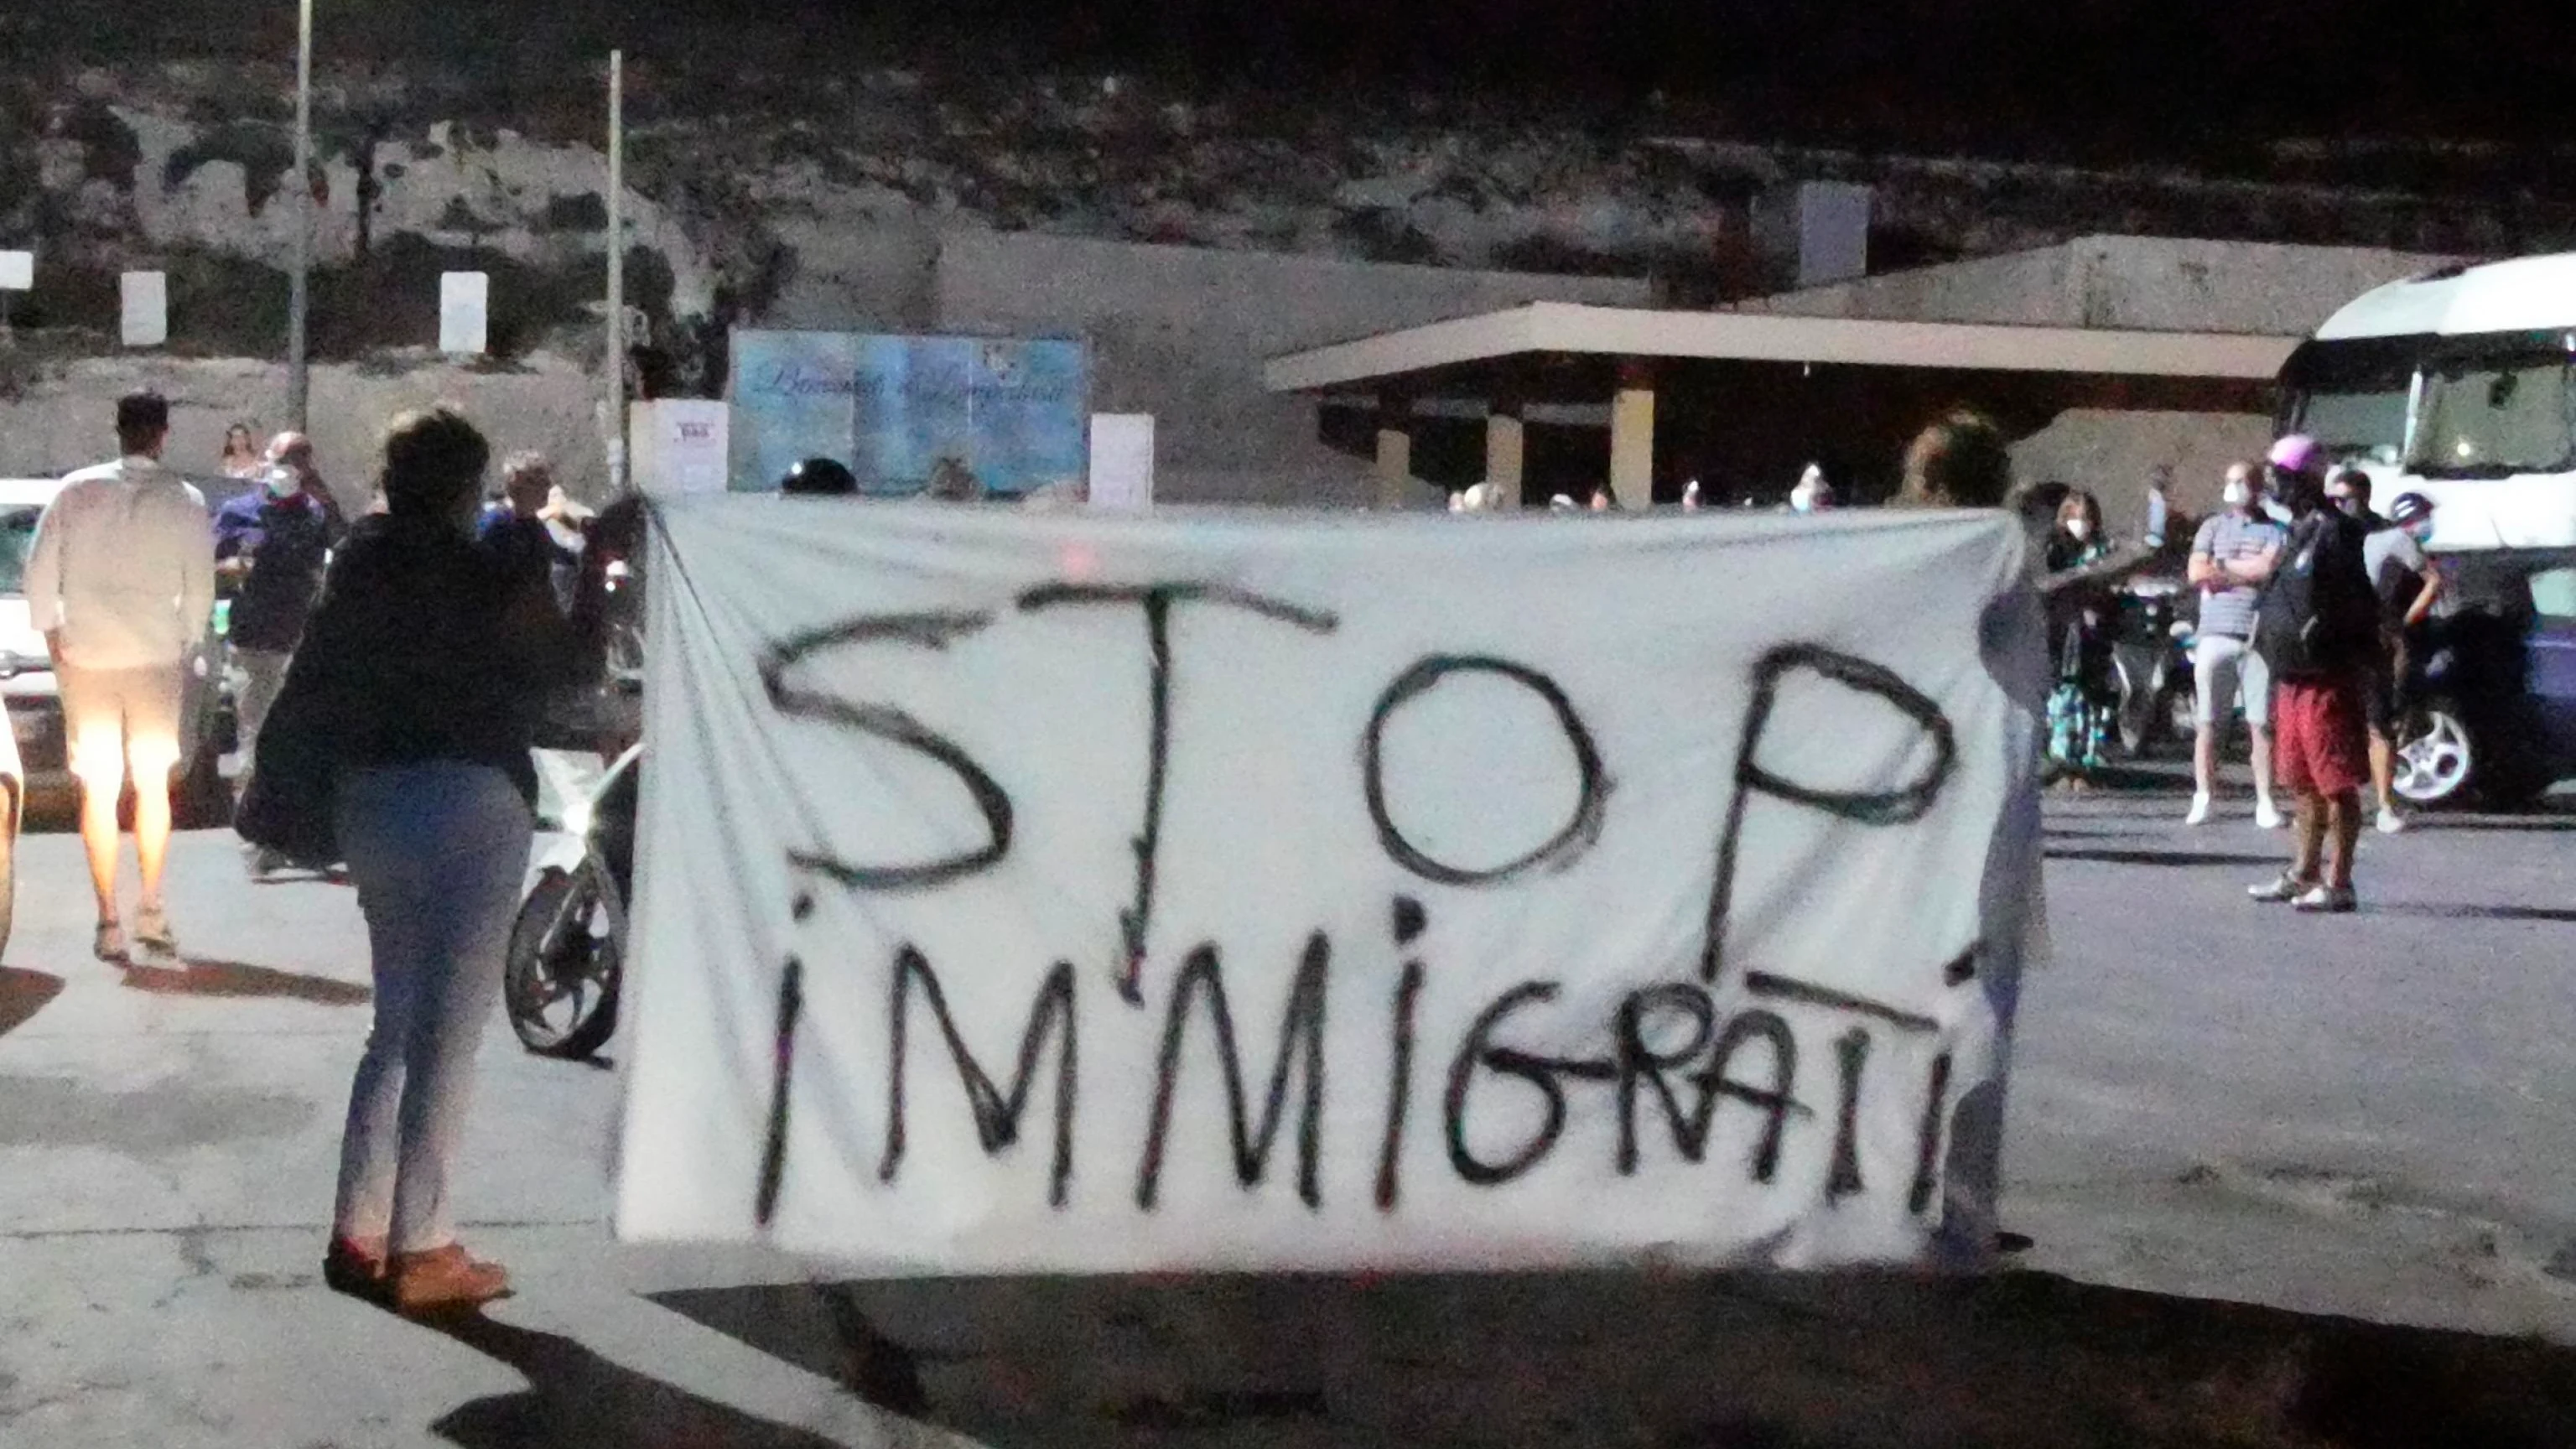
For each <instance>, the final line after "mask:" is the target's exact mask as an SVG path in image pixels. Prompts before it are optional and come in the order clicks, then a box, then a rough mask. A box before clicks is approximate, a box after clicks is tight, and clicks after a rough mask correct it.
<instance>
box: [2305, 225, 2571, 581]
mask: <svg viewBox="0 0 2576 1449" xmlns="http://www.w3.org/2000/svg"><path fill="white" fill-rule="evenodd" d="M2280 427H2281V431H2283V432H2293V433H2306V434H2308V435H2309V436H2311V437H2313V438H2315V439H2316V440H2317V441H2318V442H2319V443H2320V444H2322V445H2324V448H2325V451H2326V454H2327V456H2328V457H2330V458H2332V459H2333V460H2334V461H2336V462H2337V463H2340V464H2350V465H2355V466H2359V467H2361V468H2363V469H2364V470H2365V471H2367V472H2369V473H2370V474H2371V477H2372V483H2373V490H2374V493H2375V495H2376V498H2377V500H2378V501H2379V502H2380V503H2381V504H2383V505H2385V504H2386V502H2387V501H2388V500H2389V499H2390V498H2393V497H2395V496H2396V495H2397V494H2399V493H2402V492H2418V493H2422V494H2424V495H2425V496H2426V497H2428V498H2430V499H2432V500H2433V503H2434V514H2433V521H2434V533H2433V545H2432V546H2433V548H2434V550H2435V551H2436V552H2441V553H2479V552H2493V551H2507V552H2525V551H2529V552H2547V551H2557V550H2571V549H2576V254H2566V255H2559V256H2545V257H2524V258H2521V259H2519V260H2516V261H2509V262H2495V263H2490V264H2488V265H2484V266H2454V267H2445V268H2442V269H2441V270H2438V271H2433V272H2427V273H2425V274H2424V275H2422V276H2420V277H2412V278H2409V279H2407V280H2405V281H2402V282H2391V283H2389V284H2388V285H2386V286H2384V287H2378V288H2374V289H2373V290H2371V291H2368V292H2365V293H2363V294H2362V295H2361V296H2360V297H2358V298H2355V299H2354V300H2353V301H2352V302H2350V303H2349V304H2347V305H2346V306H2345V307H2344V308H2343V310H2341V311H2339V312H2337V313H2335V314H2334V316H2333V317H2331V318H2329V319H2327V321H2326V324H2325V325H2324V326H2323V327H2320V328H2318V329H2317V333H2316V336H2315V337H2313V338H2311V339H2310V340H2309V341H2307V342H2306V343H2303V344H2302V345H2301V346H2300V347H2299V349H2298V350H2297V351H2296V352H2294V353H2292V354H2291V355H2290V360H2289V362H2288V363H2287V364H2286V365H2285V366H2284V367H2283V368H2282V371H2281V418H2280Z"/></svg>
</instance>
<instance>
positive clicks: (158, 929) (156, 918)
mask: <svg viewBox="0 0 2576 1449" xmlns="http://www.w3.org/2000/svg"><path fill="white" fill-rule="evenodd" d="M134 944H136V945H138V946H140V947H142V948H143V950H144V953H145V954H146V955H149V956H151V957H153V958H154V959H155V961H156V962H162V963H169V964H184V963H182V962H180V960H179V938H178V937H176V936H174V935H172V934H171V932H170V917H169V915H168V913H167V912H166V911H164V910H163V909H162V908H161V907H159V906H143V907H140V908H138V909H137V910H136V911H135V912H134Z"/></svg>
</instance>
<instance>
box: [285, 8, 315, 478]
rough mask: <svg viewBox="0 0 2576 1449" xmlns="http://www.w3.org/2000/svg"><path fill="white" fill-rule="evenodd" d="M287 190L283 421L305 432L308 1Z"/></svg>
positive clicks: (309, 247) (309, 233)
mask: <svg viewBox="0 0 2576 1449" xmlns="http://www.w3.org/2000/svg"><path fill="white" fill-rule="evenodd" d="M287 189H288V192H289V194H290V195H292V196H293V198H294V211H295V250H294V269H293V272H292V275H291V276H290V278H289V281H288V290H287V299H286V418H287V424H286V425H287V426H288V427H289V428H292V429H293V430H295V431H296V432H299V433H301V432H306V431H308V429H307V428H306V426H305V424H306V421H307V419H306V404H307V403H308V402H309V401H310V400H311V396H312V375H311V368H310V366H309V364H308V363H307V361H306V358H305V341H304V338H305V329H306V323H307V320H308V314H309V312H310V309H311V306H312V272H313V0H297V4H296V32H295V180H294V184H293V185H291V186H289V187H288V188H287Z"/></svg>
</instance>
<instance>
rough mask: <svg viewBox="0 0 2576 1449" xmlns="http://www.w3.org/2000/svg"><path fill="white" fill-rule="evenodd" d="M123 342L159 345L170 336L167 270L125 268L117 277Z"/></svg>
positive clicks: (138, 344)
mask: <svg viewBox="0 0 2576 1449" xmlns="http://www.w3.org/2000/svg"><path fill="white" fill-rule="evenodd" d="M117 294H118V299H119V301H120V302H121V304H122V311H123V314H124V336H125V345H126V346H128V347H159V346H160V345H161V344H163V343H165V342H168V341H169V340H170V277H169V274H168V273H166V272H127V273H125V274H124V275H123V276H120V277H118V278H117Z"/></svg>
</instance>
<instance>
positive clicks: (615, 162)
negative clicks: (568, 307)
mask: <svg viewBox="0 0 2576 1449" xmlns="http://www.w3.org/2000/svg"><path fill="white" fill-rule="evenodd" d="M607 443H608V492H609V496H610V497H612V498H614V497H619V496H621V495H623V494H624V493H625V492H626V52H624V51H622V50H612V51H610V52H609V53H608V438H607Z"/></svg>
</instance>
